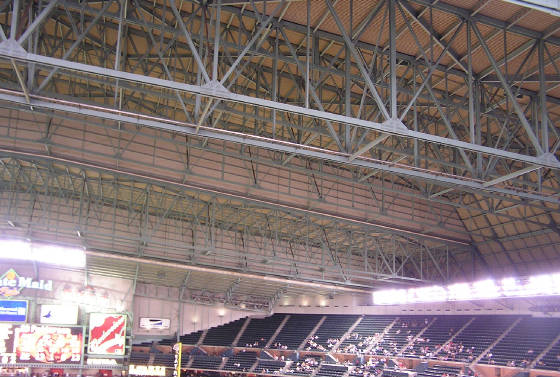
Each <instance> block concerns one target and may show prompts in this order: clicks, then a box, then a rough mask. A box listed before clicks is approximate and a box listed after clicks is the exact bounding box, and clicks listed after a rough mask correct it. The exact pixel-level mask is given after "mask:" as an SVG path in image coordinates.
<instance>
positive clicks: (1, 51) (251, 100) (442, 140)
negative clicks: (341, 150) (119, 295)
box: [0, 41, 560, 169]
mask: <svg viewBox="0 0 560 377" xmlns="http://www.w3.org/2000/svg"><path fill="white" fill-rule="evenodd" d="M18 47H19V46H18ZM0 56H3V57H6V58H11V59H17V60H21V61H26V62H33V63H38V64H45V65H49V66H53V67H58V68H63V69H69V70H73V71H79V72H83V73H88V74H93V75H100V76H105V77H110V78H113V79H115V80H126V81H132V82H136V83H140V84H143V85H146V84H147V85H153V86H157V87H161V88H166V89H172V90H178V91H181V92H186V93H192V94H198V95H202V96H204V97H210V98H215V99H220V100H224V101H231V102H237V103H243V104H247V105H252V106H258V107H263V108H267V109H272V110H278V111H284V112H288V113H293V114H299V115H303V116H307V117H311V118H315V119H321V120H324V121H329V122H337V123H341V124H347V125H350V126H355V127H360V128H365V129H369V130H374V131H377V132H381V133H385V134H390V135H394V136H399V137H405V138H412V139H418V140H423V141H426V142H431V143H436V144H441V145H446V146H449V147H453V148H458V149H463V150H469V151H473V152H479V153H483V154H486V155H489V156H497V157H501V158H505V159H508V160H516V161H521V162H524V163H528V164H532V165H536V166H542V167H546V168H552V169H560V162H558V160H557V159H556V158H555V157H554V156H545V157H546V158H541V157H534V156H527V155H523V154H519V153H514V152H509V151H504V150H500V149H496V148H491V147H486V146H483V145H478V144H474V143H468V142H464V141H460V140H455V139H450V138H446V137H442V136H437V135H432V134H427V133H423V132H418V131H413V130H409V129H407V128H406V126H404V125H403V124H402V123H401V122H398V121H394V120H389V121H386V122H383V123H378V122H371V121H367V120H363V119H358V118H353V117H349V116H344V115H340V114H335V113H330V112H326V111H319V110H315V109H310V108H305V107H301V106H294V105H290V104H286V103H280V102H275V101H271V100H266V99H262V98H255V97H251V96H246V95H242V94H237V93H232V92H230V91H227V90H225V89H224V88H223V87H213V86H199V85H191V84H184V83H179V82H175V81H170V80H164V79H159V78H156V77H150V76H144V75H139V74H135V73H130V72H123V71H117V70H114V69H109V68H103V67H96V66H92V65H88V64H82V63H77V62H72V61H67V60H62V59H57V58H51V57H48V56H43V55H36V54H31V53H27V52H25V51H24V50H23V49H21V48H14V46H12V45H11V44H10V42H9V41H5V42H2V43H0ZM341 162H344V161H341Z"/></svg>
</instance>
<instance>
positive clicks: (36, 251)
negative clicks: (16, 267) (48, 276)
mask: <svg viewBox="0 0 560 377" xmlns="http://www.w3.org/2000/svg"><path fill="white" fill-rule="evenodd" d="M0 259H13V260H24V261H34V262H39V263H45V264H54V265H57V266H65V267H74V268H83V267H85V265H86V254H85V252H84V250H83V249H80V248H69V247H63V246H58V245H47V244H36V243H31V242H26V241H20V240H0Z"/></svg>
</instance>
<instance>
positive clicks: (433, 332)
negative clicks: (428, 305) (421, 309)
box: [403, 316, 472, 358]
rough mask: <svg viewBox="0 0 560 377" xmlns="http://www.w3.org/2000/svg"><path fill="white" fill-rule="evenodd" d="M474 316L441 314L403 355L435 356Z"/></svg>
mask: <svg viewBox="0 0 560 377" xmlns="http://www.w3.org/2000/svg"><path fill="white" fill-rule="evenodd" d="M470 319H472V317H467V316H441V317H438V318H437V319H436V320H435V322H434V323H432V325H430V327H429V328H428V329H427V330H426V331H425V332H424V333H423V334H422V336H421V337H418V338H417V339H416V340H415V341H414V344H412V345H410V346H409V347H408V348H407V349H406V350H405V351H404V352H403V355H405V356H409V357H416V356H421V357H426V358H433V357H434V355H435V352H436V351H437V350H438V349H439V348H440V347H441V346H442V345H443V344H445V343H446V342H447V341H448V340H449V339H450V338H451V337H452V336H453V335H454V334H455V333H456V332H457V331H458V330H459V329H460V328H461V327H463V326H464V325H465V324H466V323H467V322H468V321H469V320H470Z"/></svg>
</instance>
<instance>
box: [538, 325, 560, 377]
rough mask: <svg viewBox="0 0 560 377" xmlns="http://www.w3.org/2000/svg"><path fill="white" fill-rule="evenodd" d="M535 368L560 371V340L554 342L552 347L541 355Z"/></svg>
mask: <svg viewBox="0 0 560 377" xmlns="http://www.w3.org/2000/svg"><path fill="white" fill-rule="evenodd" d="M557 331H558V330H557ZM535 368H538V369H547V370H558V371H560V342H556V343H555V344H554V345H553V346H552V348H551V349H550V350H548V352H547V353H545V354H544V355H543V357H542V358H541V359H540V360H539V362H538V363H537V365H536V366H535Z"/></svg>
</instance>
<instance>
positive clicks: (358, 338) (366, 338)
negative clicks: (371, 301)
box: [338, 315, 395, 353]
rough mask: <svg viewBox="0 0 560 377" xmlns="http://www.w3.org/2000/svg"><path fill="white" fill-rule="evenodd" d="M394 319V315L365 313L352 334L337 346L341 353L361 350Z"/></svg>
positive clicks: (371, 342) (373, 340)
mask: <svg viewBox="0 0 560 377" xmlns="http://www.w3.org/2000/svg"><path fill="white" fill-rule="evenodd" d="M394 320H395V317H394V316H374V315H366V316H364V318H362V320H361V321H360V323H359V324H358V326H356V328H355V329H354V331H352V334H350V336H349V337H348V338H346V340H345V341H344V342H342V344H341V345H340V346H339V347H338V352H341V353H357V352H363V351H364V350H365V349H366V348H367V347H368V346H370V345H371V344H373V342H375V340H376V339H375V336H376V334H377V335H378V336H379V335H380V334H382V333H383V331H384V330H385V328H387V326H389V325H390V324H391V322H393V321H394Z"/></svg>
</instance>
